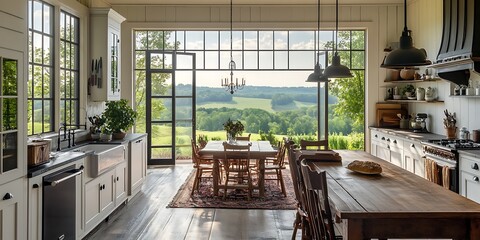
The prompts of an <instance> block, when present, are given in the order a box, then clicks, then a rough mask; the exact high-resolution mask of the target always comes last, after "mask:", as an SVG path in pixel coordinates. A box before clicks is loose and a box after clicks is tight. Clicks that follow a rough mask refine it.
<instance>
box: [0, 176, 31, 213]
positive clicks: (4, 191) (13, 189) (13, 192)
mask: <svg viewBox="0 0 480 240" xmlns="http://www.w3.org/2000/svg"><path fill="white" fill-rule="evenodd" d="M23 183H24V180H23V179H22V178H20V179H17V180H15V181H12V182H9V183H7V184H3V185H1V186H0V208H3V207H5V206H7V205H10V204H12V203H13V202H18V201H20V200H21V199H25V196H24V193H23V190H24V189H25V188H24V186H23Z"/></svg>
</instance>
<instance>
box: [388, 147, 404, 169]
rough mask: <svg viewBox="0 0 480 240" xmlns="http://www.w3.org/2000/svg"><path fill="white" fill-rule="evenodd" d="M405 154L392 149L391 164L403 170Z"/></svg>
mask: <svg viewBox="0 0 480 240" xmlns="http://www.w3.org/2000/svg"><path fill="white" fill-rule="evenodd" d="M402 154H403V152H402V151H399V150H398V149H394V148H390V162H391V163H393V164H395V165H397V166H399V167H401V168H403V156H402Z"/></svg>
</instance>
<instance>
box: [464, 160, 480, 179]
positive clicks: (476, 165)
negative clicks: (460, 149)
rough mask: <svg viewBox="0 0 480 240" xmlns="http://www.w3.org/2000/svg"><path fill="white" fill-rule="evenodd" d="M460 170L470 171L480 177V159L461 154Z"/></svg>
mask: <svg viewBox="0 0 480 240" xmlns="http://www.w3.org/2000/svg"><path fill="white" fill-rule="evenodd" d="M460 171H465V172H469V173H471V174H474V175H479V177H480V161H479V160H477V159H475V158H471V157H468V156H462V155H460Z"/></svg>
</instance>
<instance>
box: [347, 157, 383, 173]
mask: <svg viewBox="0 0 480 240" xmlns="http://www.w3.org/2000/svg"><path fill="white" fill-rule="evenodd" d="M347 168H348V169H350V170H352V171H355V172H359V173H364V174H379V173H381V172H382V166H380V164H378V163H375V162H371V161H359V160H355V161H353V162H351V163H350V164H348V166H347Z"/></svg>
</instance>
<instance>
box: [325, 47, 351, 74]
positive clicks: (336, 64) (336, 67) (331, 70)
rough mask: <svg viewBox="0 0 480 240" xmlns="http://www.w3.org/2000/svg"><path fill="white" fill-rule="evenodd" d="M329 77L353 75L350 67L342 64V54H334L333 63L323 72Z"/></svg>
mask: <svg viewBox="0 0 480 240" xmlns="http://www.w3.org/2000/svg"><path fill="white" fill-rule="evenodd" d="M323 76H325V77H327V78H351V77H353V75H352V73H351V72H350V69H348V67H346V66H344V65H342V64H340V56H338V54H337V53H335V55H334V56H333V59H332V65H330V66H328V67H327V68H326V69H325V71H324V72H323Z"/></svg>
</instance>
